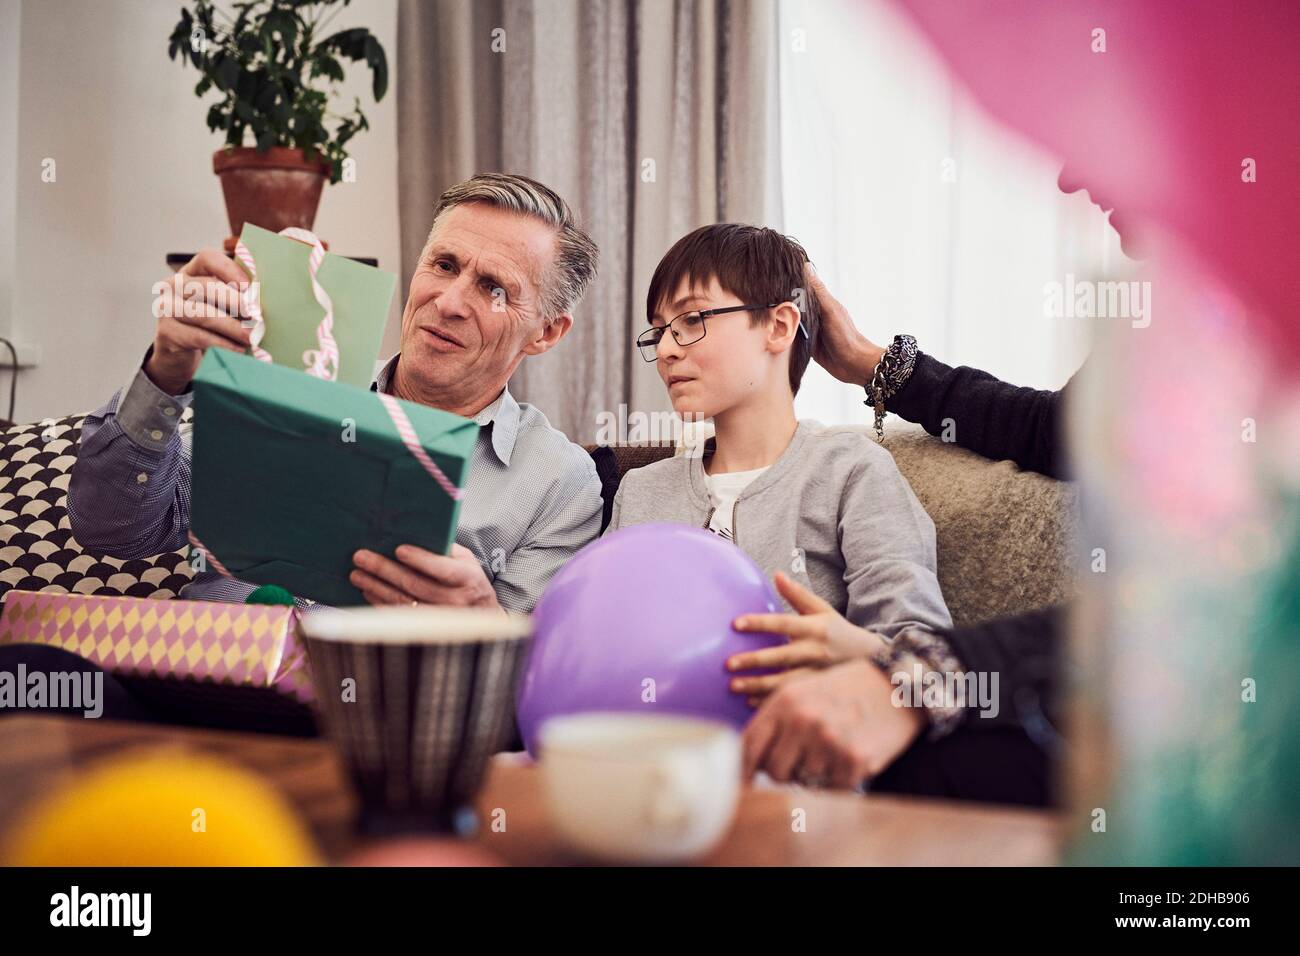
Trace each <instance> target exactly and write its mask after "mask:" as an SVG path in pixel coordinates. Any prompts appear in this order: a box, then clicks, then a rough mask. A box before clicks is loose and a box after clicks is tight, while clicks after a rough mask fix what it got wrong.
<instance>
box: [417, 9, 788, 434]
mask: <svg viewBox="0 0 1300 956" xmlns="http://www.w3.org/2000/svg"><path fill="white" fill-rule="evenodd" d="M776 22H777V21H776V10H775V0H748V2H746V0H624V2H618V0H608V2H601V0H537V2H525V0H435V2H420V0H402V2H401V5H400V7H399V14H398V61H397V83H396V85H397V93H398V104H397V105H398V147H399V159H398V172H399V201H400V206H401V228H402V258H403V266H404V268H405V269H406V272H405V275H404V280H405V281H409V278H410V269H411V268H412V267H413V265H414V263H415V260H416V257H417V256H418V254H419V251H420V249H421V248H422V247H423V245H424V240H425V237H426V235H427V233H428V230H429V225H430V213H431V210H432V208H433V203H434V201H435V199H436V198H437V196H438V194H439V193H440V192H441V191H442V190H443V189H445V188H446V187H447V186H449V185H451V184H452V183H455V182H459V181H460V180H463V179H466V178H468V177H469V176H471V175H473V174H474V173H476V172H485V171H501V172H514V173H522V174H524V175H528V176H532V177H533V178H535V179H538V180H541V181H542V182H544V183H546V184H547V185H549V186H551V187H552V188H554V189H555V190H557V191H558V192H559V193H560V194H561V195H562V196H564V197H565V199H567V200H568V201H569V203H570V204H571V205H572V206H573V207H574V210H575V211H576V212H577V214H578V216H579V218H580V219H581V221H582V222H583V223H584V225H585V227H586V228H587V230H588V231H589V232H590V233H591V235H592V237H593V238H594V239H595V241H596V242H597V244H598V245H599V246H600V252H601V262H600V274H599V277H598V278H597V281H596V282H595V283H594V285H593V287H592V288H591V289H590V290H589V291H588V293H587V295H586V297H585V299H584V300H583V302H582V304H581V305H580V306H579V308H578V309H577V311H576V322H575V325H574V329H573V330H572V331H571V332H570V333H569V335H568V337H567V338H566V339H565V340H564V341H563V342H561V343H560V345H559V346H557V347H556V348H555V349H554V350H552V352H551V353H549V354H547V355H543V356H539V357H536V358H528V359H525V361H524V362H523V363H522V365H521V366H520V368H519V371H518V372H516V374H515V377H514V379H513V380H512V382H511V388H512V389H513V390H514V391H515V393H516V395H517V396H518V397H519V398H520V400H521V401H528V402H531V403H533V404H535V405H537V406H538V407H539V408H540V409H541V410H542V411H543V412H545V413H546V415H547V416H548V417H549V418H550V420H551V422H552V424H554V425H555V426H556V427H557V428H561V429H563V430H564V431H565V432H566V433H568V435H569V436H570V437H571V438H573V439H574V440H575V441H591V440H592V439H593V438H594V436H595V432H596V429H597V425H598V416H599V414H600V413H601V412H613V413H615V414H617V412H618V408H619V405H620V404H627V405H628V406H629V409H630V410H640V411H653V410H659V409H667V408H669V405H668V402H667V397H666V395H665V394H664V389H663V386H662V385H661V384H660V382H659V380H658V377H657V376H656V375H655V373H654V368H653V366H651V365H649V364H647V363H645V362H642V361H641V359H640V358H639V357H638V356H637V355H636V354H635V352H634V351H633V348H632V340H633V338H634V336H635V334H636V331H639V329H640V328H641V327H643V326H644V324H645V305H644V298H645V290H646V286H647V285H648V284H649V280H650V275H651V273H652V272H653V271H654V267H655V265H656V264H657V263H658V261H659V259H660V257H661V256H662V255H663V254H664V253H665V252H666V251H667V250H668V247H669V246H670V245H671V244H672V243H673V242H674V241H675V240H676V239H678V238H679V237H680V236H682V235H683V234H684V233H686V232H689V231H690V230H691V229H694V228H695V227H697V226H699V225H703V224H705V223H709V222H717V221H721V220H734V221H746V222H763V223H766V224H769V225H774V226H778V227H779V225H780V223H779V221H777V217H778V216H779V195H778V194H777V191H776V190H777V188H778V186H777V184H778V183H779V181H780V176H779V170H778V169H776V168H775V164H776V163H777V162H778V161H779V151H778V148H777V140H776V116H777V92H778V91H777V82H776V81H777V74H776V62H777V60H776V43H777V36H776Z"/></svg>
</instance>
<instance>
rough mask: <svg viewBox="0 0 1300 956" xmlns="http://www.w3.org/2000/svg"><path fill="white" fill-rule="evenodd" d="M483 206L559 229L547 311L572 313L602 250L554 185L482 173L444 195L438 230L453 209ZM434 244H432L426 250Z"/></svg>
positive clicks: (545, 296) (545, 295) (546, 281)
mask: <svg viewBox="0 0 1300 956" xmlns="http://www.w3.org/2000/svg"><path fill="white" fill-rule="evenodd" d="M471 202H481V203H486V204H487V205H489V206H495V207H496V208H498V209H505V210H508V211H510V212H517V213H521V214H523V215H525V216H532V217H533V218H535V219H540V220H541V221H542V222H545V223H547V224H548V225H551V226H554V227H555V232H556V236H555V262H554V264H553V265H552V266H551V269H550V274H549V275H547V276H546V277H544V278H543V280H542V290H541V293H542V309H543V311H544V313H545V318H547V319H552V318H554V317H555V316H557V315H561V314H562V313H565V312H568V311H569V310H570V309H572V308H573V307H574V306H575V305H577V304H578V300H579V299H581V298H582V294H583V293H584V292H585V291H586V290H587V286H589V285H590V284H591V280H592V279H594V278H595V277H596V261H597V259H598V258H599V255H600V252H599V250H598V249H597V248H596V244H595V243H594V242H592V241H591V237H590V236H589V235H587V234H586V233H585V232H583V231H582V230H581V229H579V228H578V224H577V221H576V220H575V218H574V216H573V210H572V209H570V208H569V204H568V203H566V202H565V201H564V200H563V199H561V198H560V196H559V194H558V193H557V192H556V191H555V190H553V189H551V188H550V187H549V186H544V185H542V184H541V183H539V182H537V180H535V179H529V178H528V177H527V176H515V175H511V174H508V173H479V174H477V175H476V176H474V177H472V178H470V179H467V180H465V181H464V182H463V183H457V184H456V185H455V186H452V187H451V188H450V189H448V190H447V191H446V192H444V193H443V194H442V195H441V196H439V197H438V202H437V204H436V205H435V206H434V207H433V228H431V229H430V230H429V240H432V239H433V230H434V229H436V228H437V226H438V218H439V217H440V216H441V215H442V214H443V213H444V212H446V211H447V210H448V209H450V208H452V207H453V206H460V205H463V204H465V203H471ZM427 245H428V243H427V242H426V248H427Z"/></svg>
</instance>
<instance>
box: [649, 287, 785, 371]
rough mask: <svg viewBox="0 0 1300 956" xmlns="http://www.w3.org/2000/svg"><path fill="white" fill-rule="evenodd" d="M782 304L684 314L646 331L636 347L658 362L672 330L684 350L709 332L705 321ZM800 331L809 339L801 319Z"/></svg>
mask: <svg viewBox="0 0 1300 956" xmlns="http://www.w3.org/2000/svg"><path fill="white" fill-rule="evenodd" d="M780 304H781V303H780V302H769V303H768V304H767V305H728V306H723V307H722V308H721V309H704V310H702V311H699V312H683V313H682V314H681V315H679V316H677V317H676V318H675V319H673V320H672V321H671V322H669V323H668V324H667V325H654V326H651V327H650V328H648V329H646V330H645V331H644V332H642V333H641V334H640V335H638V336H637V337H636V347H637V348H638V349H640V350H641V357H642V358H643V359H645V360H646V361H647V362H656V361H658V360H659V342H660V341H661V340H662V339H663V337H664V333H665V332H667V331H669V330H670V329H671V330H672V333H673V340H674V341H675V342H676V343H677V344H678V345H680V346H682V348H685V347H686V346H688V345H694V344H695V343H696V342H698V341H699V340H700V339H702V338H704V334H705V333H706V332H707V331H708V328H707V326H705V324H704V320H705V319H709V318H712V317H713V316H715V315H726V314H727V313H729V312H757V311H759V310H761V309H775V308H776V307H777V306H778V305H780ZM799 331H800V332H802V333H803V335H804V338H807V337H808V330H807V329H806V328H804V324H803V318H802V317H801V318H800V319H799Z"/></svg>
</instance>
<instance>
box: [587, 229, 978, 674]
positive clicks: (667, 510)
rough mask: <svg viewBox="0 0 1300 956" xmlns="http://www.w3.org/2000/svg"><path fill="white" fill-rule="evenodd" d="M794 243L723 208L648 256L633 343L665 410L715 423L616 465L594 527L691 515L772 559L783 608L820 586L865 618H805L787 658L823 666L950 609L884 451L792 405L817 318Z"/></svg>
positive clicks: (945, 618)
mask: <svg viewBox="0 0 1300 956" xmlns="http://www.w3.org/2000/svg"><path fill="white" fill-rule="evenodd" d="M807 258H808V257H807V254H806V253H805V252H804V250H803V247H802V246H800V245H799V244H798V243H797V242H795V241H794V240H792V239H789V238H787V237H785V236H782V235H780V234H779V233H777V232H775V231H773V230H771V229H764V228H759V227H757V226H747V225H739V224H734V223H721V224H718V225H712V226H704V227H702V228H700V229H697V230H695V231H694V232H692V233H690V234H689V235H687V236H685V237H683V238H682V239H680V240H679V241H678V242H677V243H676V245H674V246H673V247H672V249H670V250H669V251H668V254H667V255H665V256H664V258H663V260H662V261H661V262H660V263H659V266H658V268H657V269H656V270H655V273H654V277H653V278H652V279H651V280H650V289H649V292H648V294H647V296H646V314H647V317H648V319H649V323H650V327H649V328H648V329H646V331H645V332H643V333H642V334H641V335H640V336H639V337H638V338H637V343H636V344H637V348H638V349H639V351H640V352H641V355H642V357H643V358H644V359H645V360H646V361H648V362H655V363H657V368H658V370H659V377H660V378H661V379H662V380H663V383H664V386H665V387H666V388H667V389H668V396H669V399H670V400H671V401H672V405H673V408H674V410H675V411H677V412H678V413H679V414H680V415H682V417H683V418H687V416H691V417H693V418H697V419H698V418H712V419H713V423H714V436H715V437H714V438H712V439H710V440H709V442H708V444H707V445H706V446H705V449H704V454H703V456H702V457H701V456H696V455H679V456H677V457H674V458H669V459H665V460H662V461H658V462H655V463H654V464H651V465H647V466H645V467H643V468H636V469H633V470H631V471H629V472H628V473H627V475H626V476H625V477H624V478H623V481H622V484H621V485H620V487H619V489H618V494H617V495H616V496H615V499H614V507H613V515H612V518H611V522H610V526H609V528H610V530H611V531H613V530H616V529H618V528H621V527H626V526H629V525H634V524H643V523H647V522H655V521H667V522H680V523H683V524H690V525H695V526H696V527H701V528H707V529H708V530H710V531H712V532H714V533H715V534H718V535H721V536H722V537H725V538H728V539H730V540H731V541H733V542H734V543H735V544H736V545H737V546H738V547H739V548H741V550H743V551H744V552H745V553H746V554H748V555H749V556H750V557H751V558H752V559H753V560H754V561H755V562H756V563H757V564H758V565H759V567H761V568H763V570H764V571H766V572H767V573H768V574H775V575H776V584H777V588H778V590H779V591H780V592H781V595H782V597H784V598H785V599H786V601H787V602H789V603H790V605H791V606H792V607H793V608H794V609H796V610H799V611H804V612H805V613H808V611H805V608H807V609H808V610H809V611H811V610H812V609H816V608H818V607H819V605H820V604H821V602H825V604H828V605H829V607H827V608H825V610H828V611H829V610H830V609H832V608H833V609H834V610H835V611H838V612H839V613H840V614H841V615H843V616H844V618H846V619H847V620H848V621H849V622H851V623H852V624H855V625H858V626H859V627H861V628H865V629H867V630H868V631H871V632H873V634H871V635H868V636H869V637H870V638H871V642H870V643H868V644H863V643H862V641H863V638H862V636H861V632H859V631H857V629H856V628H840V629H839V631H840V633H836V634H821V635H811V634H810V635H809V636H810V637H812V636H816V637H817V638H818V640H816V641H812V642H808V641H800V642H797V643H799V644H801V645H805V646H806V647H805V650H806V649H807V646H809V645H813V644H817V645H819V647H818V648H816V649H815V654H814V655H813V656H812V657H809V656H808V655H807V654H806V653H805V654H804V655H803V658H806V659H798V660H796V659H793V658H792V659H791V660H790V661H789V662H788V663H789V664H801V665H805V664H814V665H822V666H825V665H827V664H831V663H834V662H836V661H838V660H843V659H846V658H849V657H858V656H864V655H867V654H870V653H873V652H875V651H879V650H880V648H881V643H882V642H881V638H883V639H885V640H892V638H894V637H895V636H897V635H898V634H900V633H901V632H903V631H906V630H909V629H920V630H923V631H929V632H935V631H939V630H942V629H944V628H947V627H950V626H951V623H952V621H951V618H950V617H949V615H948V609H947V607H946V605H945V604H944V600H943V595H942V594H941V593H940V591H939V582H938V579H937V578H936V575H935V544H934V523H933V522H932V521H931V520H930V516H929V515H927V514H926V513H925V511H924V510H923V509H922V508H921V505H920V503H919V502H918V501H917V500H916V496H915V495H914V494H913V493H912V489H911V488H910V487H909V486H908V484H907V481H906V480H905V479H904V478H903V476H902V475H901V474H900V473H899V471H898V468H897V466H896V465H895V464H894V459H893V458H892V456H890V454H889V452H887V451H886V450H885V449H884V448H881V447H880V446H879V445H877V444H876V443H874V442H864V441H863V440H862V435H861V434H860V433H859V432H857V431H853V430H850V429H845V428H840V429H834V428H823V427H822V426H821V425H819V424H818V423H817V422H814V421H808V420H805V421H799V420H798V419H796V417H795V412H794V397H795V394H796V393H797V392H798V391H799V383H800V380H801V379H802V378H803V373H804V370H805V369H806V368H807V367H808V361H809V358H810V357H811V355H812V351H813V342H814V339H815V337H816V335H817V325H818V313H817V304H816V297H815V296H813V295H811V294H806V293H805V292H804V289H805V279H804V265H805V262H806V261H807ZM800 305H802V307H803V308H802V313H801V310H800ZM777 572H781V573H780V574H778V573H777ZM800 582H802V583H803V585H805V586H806V588H807V589H808V590H811V592H812V593H811V594H809V593H808V590H805V587H804V586H801V585H800ZM818 599H820V601H819V600H818ZM823 629H824V628H823ZM849 632H852V633H849ZM792 647H793V645H792ZM780 676H781V675H770V678H748V679H741V678H737V681H738V682H741V683H738V684H736V686H734V688H733V689H735V690H737V691H740V692H746V693H751V694H754V693H759V694H761V693H764V692H766V691H767V690H770V689H771V687H772V686H773V679H779V678H780ZM755 680H758V681H760V683H761V684H762V686H759V685H758V684H755V683H753V681H755ZM742 685H743V686H742Z"/></svg>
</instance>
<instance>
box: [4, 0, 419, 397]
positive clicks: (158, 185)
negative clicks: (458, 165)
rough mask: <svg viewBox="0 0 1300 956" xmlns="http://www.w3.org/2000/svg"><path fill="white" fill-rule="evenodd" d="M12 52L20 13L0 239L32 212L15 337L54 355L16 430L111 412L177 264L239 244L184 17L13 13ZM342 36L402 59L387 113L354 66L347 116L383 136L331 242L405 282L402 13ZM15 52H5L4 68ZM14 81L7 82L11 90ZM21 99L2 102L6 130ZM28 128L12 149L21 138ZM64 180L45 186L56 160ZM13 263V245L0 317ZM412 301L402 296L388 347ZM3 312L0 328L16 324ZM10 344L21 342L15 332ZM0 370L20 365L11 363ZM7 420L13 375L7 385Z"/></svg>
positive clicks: (339, 206)
mask: <svg viewBox="0 0 1300 956" xmlns="http://www.w3.org/2000/svg"><path fill="white" fill-rule="evenodd" d="M0 4H3V7H2V8H0V36H4V37H7V36H8V31H6V30H5V27H6V26H7V25H8V24H9V22H10V21H11V20H12V19H14V17H15V13H16V12H17V11H19V10H20V11H21V34H20V37H21V40H20V44H21V53H20V58H19V65H18V70H17V75H18V125H17V165H16V169H17V173H16V178H6V176H5V173H4V158H5V155H6V154H5V150H6V149H8V148H9V147H7V146H0V189H3V191H4V196H2V197H0V228H3V226H4V223H5V221H6V220H7V217H4V216H3V215H2V214H3V212H4V211H5V208H6V206H5V204H6V203H7V202H10V201H11V200H10V196H12V195H16V198H17V202H16V205H17V209H16V219H15V220H14V221H15V224H16V233H17V249H16V255H15V257H14V264H13V267H12V271H13V275H14V276H15V277H16V280H17V281H16V283H15V289H14V295H13V315H14V317H13V321H12V325H11V329H10V330H9V331H10V335H11V337H15V338H17V339H18V340H19V341H20V342H21V343H22V344H24V345H35V346H38V347H39V348H40V363H39V365H37V367H35V368H30V369H25V370H23V371H22V372H21V373H20V377H19V380H18V408H17V412H16V416H15V417H16V419H17V420H19V421H29V420H34V419H37V418H43V417H46V416H57V415H63V414H66V413H69V412H79V411H87V410H90V409H93V408H95V407H97V406H98V405H100V404H102V403H103V402H104V401H105V400H106V399H107V398H108V396H109V395H110V394H111V393H112V392H113V390H114V389H116V388H117V387H119V386H120V385H121V384H122V383H124V382H125V381H126V380H127V379H128V378H129V376H130V375H131V374H132V372H133V370H134V369H135V368H136V367H137V365H138V363H139V360H140V357H141V355H142V354H143V353H144V350H145V348H146V347H147V346H148V344H149V342H150V341H151V340H152V338H153V327H154V324H155V319H154V318H153V316H152V314H151V312H150V302H151V295H150V288H151V286H152V285H153V283H154V282H155V281H157V280H158V279H159V278H162V277H164V276H165V275H166V274H167V269H166V264H165V262H164V256H165V255H166V254H167V253H168V252H173V251H176V252H182V251H183V252H190V251H195V250H197V249H198V248H200V247H201V246H219V245H220V244H221V241H222V240H223V239H224V238H225V236H226V235H227V233H228V232H229V225H228V223H227V221H226V216H225V209H224V206H223V203H222V200H221V187H220V185H219V183H218V181H217V178H216V176H215V175H214V174H213V172H212V153H213V151H214V150H215V149H217V147H219V146H220V145H221V139H220V137H219V136H217V135H216V134H212V133H209V132H208V129H207V125H206V123H205V122H204V118H205V116H206V113H207V105H208V103H209V102H211V100H212V98H213V96H214V94H211V93H209V94H208V96H207V97H206V98H205V99H204V100H203V101H200V100H199V99H198V98H196V97H195V96H194V93H193V90H194V84H195V83H196V82H198V78H199V77H198V74H197V73H196V72H195V71H194V69H193V67H186V68H184V69H182V68H181V66H179V64H178V62H175V63H174V62H172V61H170V60H168V59H167V38H168V36H169V35H170V33H171V30H172V27H173V26H174V25H175V23H176V21H177V20H178V19H179V9H180V4H178V3H177V2H176V0H0ZM331 25H332V26H334V27H338V28H344V27H349V26H367V27H369V28H370V29H371V30H372V31H373V32H374V33H375V34H376V36H378V37H379V39H380V41H381V42H382V43H383V44H384V48H385V50H386V51H387V52H388V55H389V58H390V63H389V65H390V84H389V91H388V95H386V96H385V97H384V101H383V102H382V103H380V104H378V105H375V104H374V103H373V101H372V100H371V98H370V93H369V71H368V70H366V69H365V67H364V64H358V65H350V64H345V67H346V68H347V70H348V83H347V84H346V87H347V88H346V89H345V91H344V97H345V98H344V100H343V103H345V104H350V103H351V102H352V98H353V96H356V95H359V96H361V102H362V109H363V111H364V112H365V113H366V115H367V116H368V117H369V120H370V124H371V129H370V130H369V132H367V133H363V134H361V135H360V136H359V137H358V138H357V139H355V140H353V149H352V155H353V156H354V157H355V158H356V160H357V181H356V182H355V183H348V184H339V185H336V186H326V188H325V193H324V196H323V198H322V200H321V210H320V215H319V216H318V218H317V220H316V230H317V232H318V233H319V234H320V235H321V236H322V237H323V238H324V239H326V240H328V241H329V243H330V248H331V249H332V250H333V251H336V252H340V253H343V254H351V255H370V256H376V257H378V259H379V261H380V266H381V267H382V268H385V269H387V270H389V271H392V272H398V273H400V271H401V270H400V268H399V266H400V263H399V262H398V253H399V238H398V229H397V133H396V104H397V97H396V95H395V93H394V91H393V81H394V79H395V77H396V70H395V63H394V58H395V56H396V46H397V44H396V28H397V4H396V0H359V2H355V3H353V4H352V5H351V6H350V7H349V8H347V9H345V10H343V11H342V12H341V13H340V14H339V15H338V17H337V18H336V19H335V20H333V21H332V24H331ZM8 46H9V41H8V40H7V39H5V40H0V53H3V52H4V50H6V49H7V48H8ZM13 73H14V71H13V70H12V69H10V68H9V66H8V65H7V64H6V65H4V66H0V80H2V81H4V82H5V83H6V84H8V83H9V82H11V79H12V76H13ZM10 98H12V90H10V89H8V88H5V89H0V121H2V120H4V119H5V118H7V117H6V114H5V112H4V110H5V106H4V103H5V101H6V100H7V99H10ZM13 132H14V128H13V125H12V122H10V123H6V124H5V125H4V126H3V127H0V139H6V140H8V139H9V138H10V137H12V135H13ZM47 157H48V158H51V159H53V160H54V161H55V163H56V167H55V169H56V174H57V179H56V181H55V182H53V183H43V182H42V181H41V163H42V160H43V159H45V158H47ZM5 278H6V277H5V273H4V245H3V238H2V237H0V310H3V308H4V306H3V301H4V300H3V288H4V282H5ZM403 296H404V291H403V290H400V289H399V291H398V295H397V296H396V300H397V301H396V302H395V304H394V306H393V312H392V315H391V316H390V327H389V332H388V337H387V339H386V344H388V345H393V346H394V347H395V345H394V343H395V342H396V336H395V329H394V324H395V322H396V317H397V316H398V315H400V303H401V300H402V298H403ZM3 315H4V314H3V311H0V322H3ZM0 334H6V333H5V330H4V328H3V326H0ZM0 364H5V361H4V359H3V358H0ZM0 376H2V377H0V386H3V388H0V395H4V401H3V402H0V414H3V411H4V409H5V408H7V394H6V393H7V385H8V373H0Z"/></svg>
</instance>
